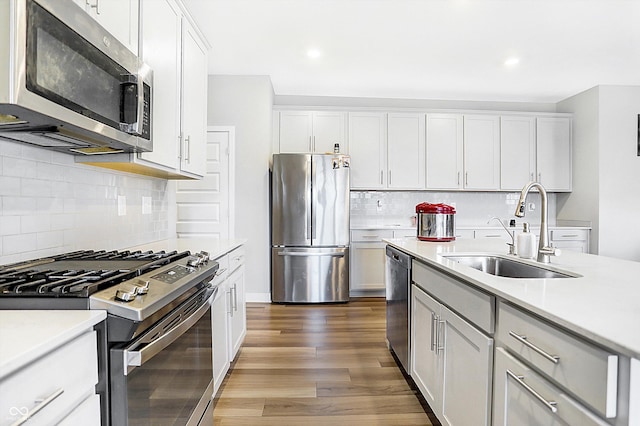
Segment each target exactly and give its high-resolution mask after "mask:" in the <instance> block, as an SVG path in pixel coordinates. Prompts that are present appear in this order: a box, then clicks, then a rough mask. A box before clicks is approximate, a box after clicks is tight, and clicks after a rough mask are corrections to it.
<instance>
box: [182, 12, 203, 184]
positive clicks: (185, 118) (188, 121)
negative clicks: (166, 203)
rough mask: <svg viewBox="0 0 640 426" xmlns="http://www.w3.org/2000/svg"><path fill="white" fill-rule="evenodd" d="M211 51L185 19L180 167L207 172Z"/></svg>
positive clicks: (190, 170)
mask: <svg viewBox="0 0 640 426" xmlns="http://www.w3.org/2000/svg"><path fill="white" fill-rule="evenodd" d="M206 134H207V52H206V49H205V48H204V46H203V45H202V44H201V42H200V38H199V37H198V35H197V34H196V32H195V30H194V28H193V27H191V25H189V22H188V21H187V20H186V18H183V19H182V148H181V151H182V157H181V162H180V168H181V169H182V170H184V171H186V172H191V173H194V174H196V175H198V176H203V175H204V174H205V172H206V138H207V136H206Z"/></svg>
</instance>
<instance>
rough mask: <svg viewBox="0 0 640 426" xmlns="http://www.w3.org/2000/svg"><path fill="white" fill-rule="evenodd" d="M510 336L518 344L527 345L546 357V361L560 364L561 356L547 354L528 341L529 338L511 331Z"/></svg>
mask: <svg viewBox="0 0 640 426" xmlns="http://www.w3.org/2000/svg"><path fill="white" fill-rule="evenodd" d="M509 336H511V337H513V338H514V339H516V340H517V341H518V342H520V343H522V344H523V345H525V346H526V347H528V348H529V349H532V350H534V351H536V352H537V353H538V354H540V355H542V356H543V357H545V358H546V359H548V360H549V361H551V362H552V363H554V364H557V363H559V362H560V357H559V356H557V355H551V354H549V353H548V352H546V351H545V350H543V349H540V348H539V347H537V346H536V345H534V344H533V343H531V342H530V341H528V340H527V336H521V335H519V334H517V333H514V332H513V331H509Z"/></svg>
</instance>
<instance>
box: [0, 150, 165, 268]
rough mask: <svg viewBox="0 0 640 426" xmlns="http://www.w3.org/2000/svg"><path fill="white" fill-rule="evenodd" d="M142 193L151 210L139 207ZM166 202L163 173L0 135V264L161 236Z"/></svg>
mask: <svg viewBox="0 0 640 426" xmlns="http://www.w3.org/2000/svg"><path fill="white" fill-rule="evenodd" d="M118 195H123V196H125V198H126V215H125V216H118V208H117V196H118ZM142 197H151V199H152V214H150V215H143V214H142ZM170 203H171V200H170V193H169V192H168V191H167V181H166V180H163V179H155V178H150V177H145V176H134V175H130V174H127V173H122V172H116V171H111V170H107V169H100V168H97V167H93V166H88V165H84V164H76V163H75V162H74V159H73V156H71V155H67V154H61V153H58V152H53V151H48V150H44V149H42V148H38V147H33V146H31V145H27V144H21V143H16V142H10V141H5V140H0V264H6V263H12V262H17V261H20V260H26V259H33V258H38V257H43V256H50V255H54V254H60V253H64V252H68V251H74V250H119V249H123V248H126V247H130V246H134V245H138V244H143V243H146V242H150V241H156V240H159V239H164V238H167V237H168V236H169V234H168V232H169V229H170V228H171V226H170V224H169V221H170V217H169V216H170V213H169V208H168V206H169V204H170ZM172 236H173V235H172Z"/></svg>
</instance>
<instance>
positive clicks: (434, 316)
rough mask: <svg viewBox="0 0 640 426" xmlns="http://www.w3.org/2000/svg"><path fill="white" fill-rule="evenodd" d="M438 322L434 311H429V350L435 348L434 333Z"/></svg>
mask: <svg viewBox="0 0 640 426" xmlns="http://www.w3.org/2000/svg"><path fill="white" fill-rule="evenodd" d="M437 324H438V317H436V314H435V313H434V312H431V352H433V351H434V350H435V349H436V333H437V331H438V329H437Z"/></svg>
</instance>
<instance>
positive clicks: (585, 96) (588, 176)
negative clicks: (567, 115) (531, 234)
mask: <svg viewBox="0 0 640 426" xmlns="http://www.w3.org/2000/svg"><path fill="white" fill-rule="evenodd" d="M599 93H600V89H599V87H597V86H596V87H594V88H592V89H589V90H587V91H585V92H582V93H579V94H577V95H575V96H572V97H571V98H568V99H566V100H564V101H562V102H560V103H559V104H558V111H561V112H572V113H573V114H574V115H573V192H572V193H570V194H560V195H558V206H557V208H558V212H557V213H558V219H566V220H580V221H586V222H590V223H591V225H592V230H591V237H590V251H591V253H598V241H599V239H598V234H599V218H600V208H599V194H600V183H599V169H600V161H599V157H600V152H599V151H600V145H599V140H600V137H599V127H600V126H599V120H598V115H599V114H598V102H599Z"/></svg>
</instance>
